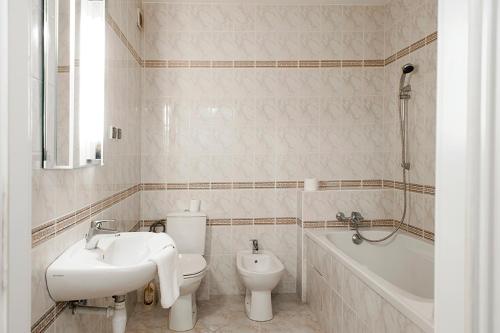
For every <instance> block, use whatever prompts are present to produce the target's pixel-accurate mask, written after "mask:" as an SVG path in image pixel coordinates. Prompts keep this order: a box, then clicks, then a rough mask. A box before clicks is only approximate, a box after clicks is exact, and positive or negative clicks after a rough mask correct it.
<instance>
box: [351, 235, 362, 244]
mask: <svg viewBox="0 0 500 333" xmlns="http://www.w3.org/2000/svg"><path fill="white" fill-rule="evenodd" d="M352 242H353V243H354V244H356V245H359V244H361V243H363V239H362V238H361V237H359V236H358V234H354V235H352Z"/></svg>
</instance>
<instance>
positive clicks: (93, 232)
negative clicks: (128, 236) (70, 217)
mask: <svg viewBox="0 0 500 333" xmlns="http://www.w3.org/2000/svg"><path fill="white" fill-rule="evenodd" d="M115 221H116V220H97V221H92V222H90V228H89V231H88V232H87V234H86V235H85V240H86V243H85V248H86V249H87V250H92V249H95V248H96V247H97V243H98V242H99V239H101V238H102V237H103V236H104V235H111V234H117V233H118V230H116V229H107V228H103V227H102V224H103V223H109V222H115Z"/></svg>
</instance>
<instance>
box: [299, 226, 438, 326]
mask: <svg viewBox="0 0 500 333" xmlns="http://www.w3.org/2000/svg"><path fill="white" fill-rule="evenodd" d="M388 231H390V230H384V229H378V230H373V229H371V230H362V231H361V232H362V233H363V235H365V236H367V237H369V238H380V237H382V236H385V235H387V232H388ZM353 234H354V232H353V231H347V230H342V231H335V230H332V229H330V230H324V229H323V230H318V229H308V230H307V231H306V235H307V237H309V238H311V240H313V241H314V242H315V243H316V244H318V245H319V246H321V247H323V248H324V249H326V250H327V251H328V252H331V253H332V254H333V256H334V257H335V258H336V259H337V260H338V261H339V262H341V263H342V264H343V265H344V266H345V267H346V268H347V269H349V271H351V272H352V273H354V274H355V275H356V276H357V277H358V278H359V279H361V280H362V281H363V282H364V283H366V285H367V286H368V287H370V288H371V289H372V290H373V291H375V292H376V293H377V294H379V295H380V296H381V297H382V298H383V299H385V300H386V301H387V302H389V303H390V304H391V305H392V306H393V307H394V308H396V309H397V310H398V311H399V312H401V314H403V315H404V316H406V317H407V318H408V319H410V320H411V321H412V322H414V323H415V324H417V325H418V327H419V328H420V329H422V331H424V332H433V327H434V324H433V322H434V320H433V312H434V246H433V244H432V243H431V242H428V241H425V240H422V239H419V238H416V237H414V236H413V235H410V234H407V233H402V232H399V233H398V234H397V235H396V236H395V237H393V238H392V239H390V240H388V241H385V242H383V243H368V242H363V243H361V244H360V245H355V244H354V243H353V242H352V240H351V237H352V235H353Z"/></svg>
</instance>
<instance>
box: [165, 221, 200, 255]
mask: <svg viewBox="0 0 500 333" xmlns="http://www.w3.org/2000/svg"><path fill="white" fill-rule="evenodd" d="M206 230H207V216H206V215H205V214H204V213H202V212H189V211H184V212H172V213H169V214H168V215H167V233H168V234H169V236H170V237H172V238H173V240H174V241H175V244H176V245H177V250H178V251H179V253H195V254H202V255H203V254H205V233H206Z"/></svg>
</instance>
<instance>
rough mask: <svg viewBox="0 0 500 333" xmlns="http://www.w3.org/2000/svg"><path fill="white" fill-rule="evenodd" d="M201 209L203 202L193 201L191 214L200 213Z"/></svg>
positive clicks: (190, 209) (190, 208)
mask: <svg viewBox="0 0 500 333" xmlns="http://www.w3.org/2000/svg"><path fill="white" fill-rule="evenodd" d="M200 207H201V200H191V202H190V203H189V211H190V212H199V211H200Z"/></svg>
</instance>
